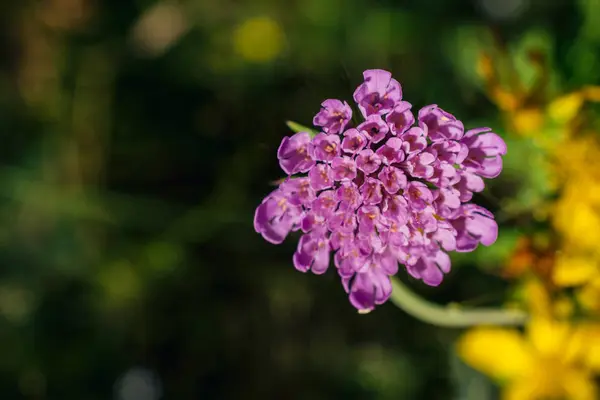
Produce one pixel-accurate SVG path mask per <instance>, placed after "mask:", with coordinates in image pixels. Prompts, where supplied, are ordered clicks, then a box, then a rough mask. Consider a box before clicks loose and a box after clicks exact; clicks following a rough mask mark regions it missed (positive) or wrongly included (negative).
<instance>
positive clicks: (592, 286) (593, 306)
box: [577, 273, 600, 316]
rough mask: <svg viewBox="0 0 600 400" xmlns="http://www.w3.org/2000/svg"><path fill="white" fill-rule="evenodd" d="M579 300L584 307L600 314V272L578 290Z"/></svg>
mask: <svg viewBox="0 0 600 400" xmlns="http://www.w3.org/2000/svg"><path fill="white" fill-rule="evenodd" d="M577 300H578V301H579V303H580V304H581V305H582V306H583V308H584V309H586V310H588V311H591V312H593V313H595V314H596V315H598V316H600V273H597V274H596V275H595V276H594V277H593V278H592V279H590V280H589V281H588V282H587V283H586V284H585V285H584V286H582V287H581V288H580V289H579V290H578V292H577Z"/></svg>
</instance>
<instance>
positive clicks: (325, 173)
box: [308, 164, 333, 190]
mask: <svg viewBox="0 0 600 400" xmlns="http://www.w3.org/2000/svg"><path fill="white" fill-rule="evenodd" d="M308 178H309V179H310V186H311V187H312V188H313V189H314V190H323V189H328V188H330V187H332V186H333V173H332V171H331V167H330V166H329V165H326V164H317V165H315V166H314V168H312V169H311V170H310V171H309V172H308Z"/></svg>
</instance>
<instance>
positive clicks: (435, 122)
mask: <svg viewBox="0 0 600 400" xmlns="http://www.w3.org/2000/svg"><path fill="white" fill-rule="evenodd" d="M419 125H420V126H421V128H423V130H424V131H425V134H426V135H427V136H428V137H429V139H431V140H432V141H434V142H437V141H440V140H444V139H453V140H458V139H460V138H461V137H462V136H463V133H464V126H463V123H462V122H460V121H459V120H457V119H456V118H455V117H454V115H452V114H450V113H448V112H446V111H444V110H442V109H441V108H439V107H438V106H437V105H436V104H432V105H429V106H426V107H423V108H421V109H420V110H419Z"/></svg>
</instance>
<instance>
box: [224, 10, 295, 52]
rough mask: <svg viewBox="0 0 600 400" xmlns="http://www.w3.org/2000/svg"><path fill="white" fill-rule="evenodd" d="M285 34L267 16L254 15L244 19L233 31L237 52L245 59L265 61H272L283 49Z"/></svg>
mask: <svg viewBox="0 0 600 400" xmlns="http://www.w3.org/2000/svg"><path fill="white" fill-rule="evenodd" d="M284 41H285V35H284V33H283V30H282V29H281V26H280V25H279V24H278V23H277V22H276V21H274V20H273V19H271V18H269V17H256V18H251V19H248V20H246V21H244V22H243V23H242V24H241V25H240V26H239V27H238V28H237V29H236V30H235V31H234V33H233V44H234V49H235V51H236V53H237V54H239V55H240V56H241V57H242V58H244V59H245V60H247V61H251V62H257V63H265V62H269V61H272V60H273V59H274V58H275V57H277V56H278V55H279V54H280V53H281V51H282V50H283V46H284Z"/></svg>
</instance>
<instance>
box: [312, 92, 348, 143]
mask: <svg viewBox="0 0 600 400" xmlns="http://www.w3.org/2000/svg"><path fill="white" fill-rule="evenodd" d="M350 119H352V109H351V108H350V106H349V105H348V103H346V102H345V101H344V102H341V101H340V100H335V99H329V100H325V101H324V102H323V103H321V110H320V111H319V112H318V113H317V115H315V117H314V118H313V125H315V126H320V127H322V128H323V132H325V133H330V134H337V133H341V132H343V131H344V128H345V127H346V125H347V124H348V122H349V121H350Z"/></svg>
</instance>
